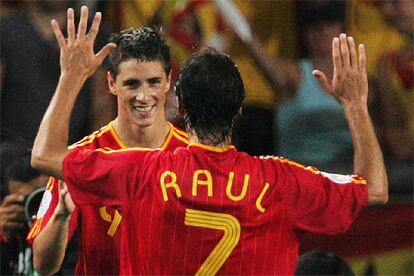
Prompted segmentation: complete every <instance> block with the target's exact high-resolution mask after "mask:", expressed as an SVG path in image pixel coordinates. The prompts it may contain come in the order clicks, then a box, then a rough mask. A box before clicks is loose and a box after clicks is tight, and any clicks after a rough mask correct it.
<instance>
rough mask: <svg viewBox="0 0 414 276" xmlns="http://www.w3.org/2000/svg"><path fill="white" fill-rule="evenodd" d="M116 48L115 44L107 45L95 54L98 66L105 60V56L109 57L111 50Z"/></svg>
mask: <svg viewBox="0 0 414 276" xmlns="http://www.w3.org/2000/svg"><path fill="white" fill-rule="evenodd" d="M114 48H116V44H115V43H108V44H106V45H105V46H104V47H103V48H102V49H101V50H100V51H99V52H98V53H97V54H96V56H95V57H96V59H97V62H98V64H102V62H103V61H104V59H105V58H106V56H108V55H109V53H110V52H111V51H112V49H114Z"/></svg>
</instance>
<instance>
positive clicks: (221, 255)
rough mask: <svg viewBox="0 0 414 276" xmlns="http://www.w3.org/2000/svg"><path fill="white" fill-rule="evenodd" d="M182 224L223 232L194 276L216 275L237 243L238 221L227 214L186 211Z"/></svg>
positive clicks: (238, 237)
mask: <svg viewBox="0 0 414 276" xmlns="http://www.w3.org/2000/svg"><path fill="white" fill-rule="evenodd" d="M184 223H185V225H190V226H196V227H205V228H210V229H216V230H222V231H223V232H224V235H223V237H222V238H221V240H220V241H219V243H218V244H217V245H216V247H215V248H214V250H213V251H212V252H211V253H210V255H208V257H207V259H206V260H205V261H204V263H203V264H202V265H201V267H200V268H199V269H198V271H197V273H196V275H213V274H216V273H217V271H219V269H220V268H221V267H222V265H223V264H224V262H225V261H226V260H227V258H228V257H229V256H230V254H231V252H232V251H233V249H234V248H235V247H236V246H237V244H238V243H239V239H240V223H239V221H238V220H237V219H236V218H235V217H233V216H232V215H229V214H223V213H213V212H205V211H198V210H193V209H186V210H185V221H184Z"/></svg>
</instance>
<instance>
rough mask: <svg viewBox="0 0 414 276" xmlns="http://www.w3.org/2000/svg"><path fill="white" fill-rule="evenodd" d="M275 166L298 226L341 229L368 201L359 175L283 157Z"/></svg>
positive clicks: (327, 230) (320, 230)
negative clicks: (305, 164)
mask: <svg viewBox="0 0 414 276" xmlns="http://www.w3.org/2000/svg"><path fill="white" fill-rule="evenodd" d="M276 166H277V170H278V178H279V180H280V181H279V182H280V184H279V185H280V187H279V188H280V190H281V194H282V197H283V199H284V201H285V203H286V207H287V211H288V214H289V217H290V220H291V222H292V224H293V225H294V226H295V227H296V228H298V229H300V230H304V231H310V232H314V233H321V234H337V233H342V232H345V231H346V230H348V229H349V227H350V226H351V224H352V222H353V221H354V220H355V218H356V216H357V215H358V213H359V212H360V211H361V209H362V207H363V206H365V205H366V204H367V203H368V188H367V185H366V184H367V182H366V181H365V179H363V178H362V177H359V176H356V175H339V174H330V173H324V172H321V171H319V170H317V169H316V168H313V167H304V166H302V165H300V164H298V163H295V162H292V161H289V160H284V159H281V160H279V161H278V162H276Z"/></svg>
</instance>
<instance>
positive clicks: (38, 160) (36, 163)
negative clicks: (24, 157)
mask: <svg viewBox="0 0 414 276" xmlns="http://www.w3.org/2000/svg"><path fill="white" fill-rule="evenodd" d="M49 162H50V160H48V159H47V158H45V157H44V156H43V155H37V154H35V153H32V157H31V159H30V164H31V166H32V168H33V169H36V170H38V171H41V172H45V170H47V169H48V166H47V164H48V163H49Z"/></svg>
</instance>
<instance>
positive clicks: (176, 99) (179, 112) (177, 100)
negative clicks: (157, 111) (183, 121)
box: [175, 96, 184, 117]
mask: <svg viewBox="0 0 414 276" xmlns="http://www.w3.org/2000/svg"><path fill="white" fill-rule="evenodd" d="M175 101H176V104H177V105H176V106H178V115H179V116H180V117H184V108H183V105H182V104H181V101H180V99H179V98H178V96H175Z"/></svg>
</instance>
